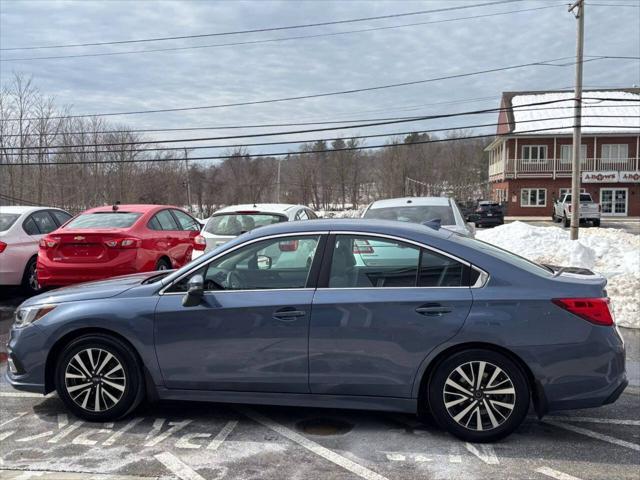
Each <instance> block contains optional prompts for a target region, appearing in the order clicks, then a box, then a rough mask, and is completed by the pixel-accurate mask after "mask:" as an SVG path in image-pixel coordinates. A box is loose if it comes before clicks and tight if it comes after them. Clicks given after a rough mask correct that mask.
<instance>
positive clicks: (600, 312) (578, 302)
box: [552, 298, 613, 326]
mask: <svg viewBox="0 0 640 480" xmlns="http://www.w3.org/2000/svg"><path fill="white" fill-rule="evenodd" d="M552 302H553V303H555V304H556V305H558V306H559V307H561V308H564V309H565V310H567V311H569V312H571V313H573V314H574V315H577V316H578V317H580V318H583V319H585V320H587V321H588V322H591V323H595V324H596V325H605V326H611V325H613V315H611V310H610V309H609V299H608V298H554V299H553V300H552Z"/></svg>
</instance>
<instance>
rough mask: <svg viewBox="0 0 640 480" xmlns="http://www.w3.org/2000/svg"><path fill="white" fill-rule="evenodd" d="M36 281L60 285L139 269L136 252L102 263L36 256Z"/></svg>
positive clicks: (134, 271)
mask: <svg viewBox="0 0 640 480" xmlns="http://www.w3.org/2000/svg"><path fill="white" fill-rule="evenodd" d="M37 269H38V270H37V271H38V282H40V285H41V286H43V287H62V286H65V285H72V284H75V283H83V282H90V281H92V280H102V279H104V278H109V277H116V276H119V275H129V274H132V273H138V272H140V271H141V269H140V267H139V265H138V262H137V261H136V254H135V252H132V254H131V255H122V256H119V257H118V258H116V259H114V260H112V261H110V262H104V263H94V264H92V263H62V262H53V261H51V260H49V259H48V258H42V257H41V256H38V266H37Z"/></svg>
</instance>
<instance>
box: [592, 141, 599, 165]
mask: <svg viewBox="0 0 640 480" xmlns="http://www.w3.org/2000/svg"><path fill="white" fill-rule="evenodd" d="M597 158H598V137H596V136H595V135H594V136H593V171H594V172H595V171H597V168H596V163H598V160H597Z"/></svg>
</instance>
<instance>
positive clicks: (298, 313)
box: [273, 307, 307, 322]
mask: <svg viewBox="0 0 640 480" xmlns="http://www.w3.org/2000/svg"><path fill="white" fill-rule="evenodd" d="M306 314H307V312H305V311H304V310H296V309H295V308H293V307H288V308H283V309H281V310H276V311H275V312H274V314H273V318H275V319H276V320H280V321H281V322H294V321H295V320H296V318H298V317H304V316H305V315H306Z"/></svg>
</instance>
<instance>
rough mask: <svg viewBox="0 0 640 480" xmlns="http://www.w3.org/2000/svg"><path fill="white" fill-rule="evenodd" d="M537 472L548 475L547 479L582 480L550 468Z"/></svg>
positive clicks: (542, 468)
mask: <svg viewBox="0 0 640 480" xmlns="http://www.w3.org/2000/svg"><path fill="white" fill-rule="evenodd" d="M536 472H538V473H541V474H542V475H546V476H547V477H551V478H555V479H556V480H581V479H579V478H578V477H574V476H573V475H569V474H567V473H563V472H559V471H558V470H554V469H553V468H549V467H540V468H537V469H536Z"/></svg>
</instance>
